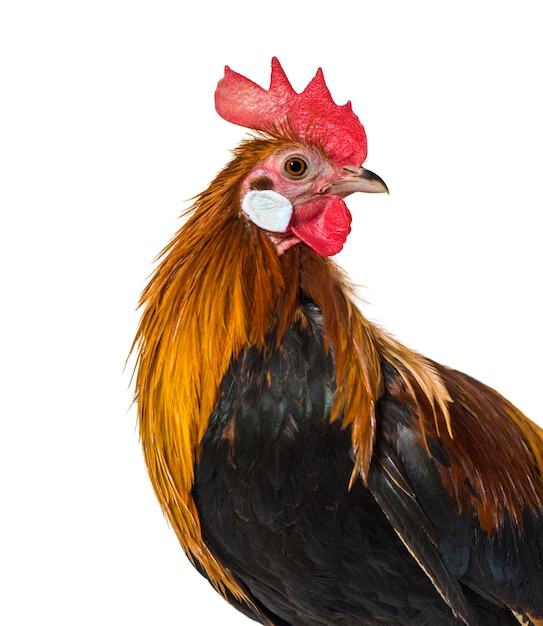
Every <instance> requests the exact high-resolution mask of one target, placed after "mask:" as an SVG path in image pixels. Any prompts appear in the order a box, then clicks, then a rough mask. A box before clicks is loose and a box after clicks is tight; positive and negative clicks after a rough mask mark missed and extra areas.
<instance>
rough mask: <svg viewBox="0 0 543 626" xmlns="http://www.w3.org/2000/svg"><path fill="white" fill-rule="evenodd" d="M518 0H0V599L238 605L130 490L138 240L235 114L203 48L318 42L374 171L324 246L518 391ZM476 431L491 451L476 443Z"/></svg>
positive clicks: (396, 324) (524, 35)
mask: <svg viewBox="0 0 543 626" xmlns="http://www.w3.org/2000/svg"><path fill="white" fill-rule="evenodd" d="M540 24H541V21H540V9H539V6H538V3H536V2H524V1H522V0H520V1H518V2H515V3H514V4H512V3H510V2H507V3H506V2H499V1H498V2H496V1H494V2H484V1H474V0H471V1H469V2H467V1H462V0H456V1H455V2H439V3H438V2H431V1H427V2H423V1H420V0H411V1H410V2H403V1H397V2H387V1H386V0H385V1H379V2H376V1H375V0H371V1H366V0H356V2H341V3H338V2H334V3H324V4H323V3H321V4H319V3H317V4H315V3H313V4H312V3H307V2H281V1H274V2H269V3H265V4H258V3H254V2H241V1H236V0H230V1H229V2H224V3H216V4H209V3H206V2H161V1H157V0H154V1H153V2H136V1H132V2H122V1H115V0H108V1H100V0H93V1H92V2H68V1H66V2H60V1H51V2H25V1H24V0H20V1H18V2H11V3H3V7H2V9H1V12H0V64H1V69H0V90H1V95H0V125H1V126H0V154H1V156H0V159H1V161H0V194H1V197H0V202H1V205H0V206H1V226H0V237H1V246H0V253H1V255H2V258H1V283H0V289H1V305H0V307H1V308H0V315H1V318H2V319H1V329H2V339H1V347H0V358H1V368H2V370H1V373H0V374H1V378H0V381H1V382H0V384H1V397H0V398H1V399H0V402H1V411H0V418H1V438H0V446H1V453H0V463H1V468H0V477H1V478H0V480H1V481H2V487H1V508H2V513H1V515H0V524H1V532H0V544H1V545H0V555H1V556H0V568H1V570H0V575H1V577H2V580H1V581H0V588H1V590H2V591H1V595H2V601H1V602H0V622H1V623H2V624H6V625H20V624H25V625H26V624H55V625H62V626H64V625H73V624H77V625H85V626H86V625H91V624H92V625H94V624H101V625H102V626H110V625H119V624H131V625H139V624H153V625H157V626H158V625H161V626H162V625H164V626H166V625H175V624H178V625H181V624H196V623H199V624H209V623H219V622H220V623H221V624H223V625H226V624H240V625H241V624H243V623H249V622H246V620H245V618H243V617H242V616H241V615H238V614H237V613H236V612H235V611H233V610H232V609H229V608H228V607H227V605H226V603H224V602H223V601H222V600H221V599H220V598H219V597H218V596H217V595H216V594H215V593H214V592H213V591H212V590H211V588H210V587H209V585H208V584H207V583H206V582H205V581H204V579H202V578H201V577H200V576H199V575H198V574H197V573H196V572H195V571H194V570H193V569H192V568H191V566H190V565H189V564H188V561H187V560H186V559H185V557H184V556H183V555H182V553H181V550H180V548H179V547H178V545H177V541H176V539H175V537H174V535H173V533H172V532H171V531H170V530H169V528H168V526H167V524H166V522H165V521H164V518H163V517H162V514H161V513H160V511H159V508H158V505H157V504H156V502H155V499H154V496H153V494H152V492H151V488H150V485H149V482H148V480H147V477H146V473H145V470H144V467H143V463H142V460H141V452H140V449H139V444H138V438H137V433H136V425H135V421H136V420H135V415H134V412H133V410H132V409H130V402H131V392H130V391H129V390H128V386H129V382H130V381H129V378H130V376H129V373H130V368H128V370H126V371H124V372H123V367H124V362H125V358H126V356H127V353H128V351H129V348H130V344H131V340H132V337H133V335H134V333H135V329H136V325H137V320H138V313H137V312H136V311H135V308H136V303H137V300H138V297H139V293H140V291H141V290H142V288H143V286H144V284H145V280H146V277H147V275H148V274H149V272H150V270H151V268H152V261H153V258H154V257H155V255H156V254H157V253H158V252H159V251H160V249H161V248H162V247H163V246H164V244H165V243H166V242H167V241H168V240H169V239H170V237H171V236H172V235H173V233H174V231H175V230H176V229H177V228H178V226H179V222H178V219H177V216H178V215H179V214H180V212H181V210H182V209H183V208H184V207H186V206H187V204H186V202H185V200H186V199H188V198H190V197H192V196H194V195H195V194H197V193H198V192H200V191H202V190H203V189H204V188H205V186H206V185H207V183H208V182H209V181H210V180H211V178H212V177H213V176H214V175H215V173H216V172H217V171H218V170H219V169H220V168H221V167H222V165H223V164H224V163H225V162H226V161H227V159H228V158H229V152H228V151H229V149H230V148H232V147H233V146H234V145H235V144H236V143H237V141H238V140H239V139H240V138H241V137H242V136H243V135H244V131H243V129H241V128H238V127H235V126H232V125H230V124H228V123H227V122H225V121H223V120H222V119H220V118H219V117H218V116H217V115H216V113H215V111H214V106H213V92H214V89H215V85H216V83H217V81H218V79H220V78H221V76H222V73H223V67H224V65H225V64H228V65H230V66H231V67H232V68H233V69H235V70H236V71H239V72H241V73H243V74H245V75H246V76H248V77H249V78H251V79H253V80H254V81H256V82H258V83H259V84H262V85H263V86H265V87H267V86H268V84H269V72H270V59H271V57H272V56H273V55H277V56H278V57H279V58H280V60H281V62H282V64H283V66H284V68H285V70H286V72H287V74H288V76H289V77H290V79H291V81H292V83H293V85H294V87H295V88H296V89H297V90H298V91H301V90H302V89H303V87H305V85H306V84H307V82H308V81H309V80H310V78H311V77H312V76H313V75H314V73H315V71H316V69H317V67H319V66H322V67H323V69H324V72H325V77H326V79H327V82H328V85H329V87H330V89H331V91H332V94H333V96H334V98H335V100H336V102H338V103H339V104H343V103H344V102H345V101H346V100H348V99H350V100H352V102H353V107H354V110H355V112H356V113H357V114H358V116H359V117H360V119H361V120H362V122H363V123H364V125H365V127H366V131H367V134H368V138H369V158H368V161H367V166H368V167H369V168H370V169H373V170H374V171H376V172H377V173H378V174H379V175H381V176H382V177H383V178H384V180H385V181H386V182H387V183H388V185H389V187H390V191H391V193H390V196H388V197H387V196H362V195H359V196H358V197H352V198H351V199H350V200H349V206H350V208H351V210H352V212H353V215H354V222H353V232H352V234H351V236H350V238H349V240H348V242H347V245H346V247H345V250H344V252H342V253H341V254H340V255H339V256H338V260H339V262H340V263H341V265H342V266H343V267H344V268H345V269H346V270H347V271H348V272H349V274H350V275H351V277H352V278H353V280H354V281H355V282H356V283H358V284H360V285H363V288H361V294H362V295H363V297H364V298H365V299H366V300H367V301H368V302H369V303H371V304H368V305H367V306H366V308H365V311H366V314H367V315H368V316H369V317H370V318H371V319H372V320H375V321H378V322H379V323H380V324H382V325H383V326H385V327H386V328H388V329H389V330H390V331H391V332H393V333H394V334H395V335H396V336H397V337H398V338H400V339H401V340H403V341H404V342H405V343H407V344H408V345H409V346H411V347H414V348H417V349H418V350H420V351H421V352H423V353H425V354H427V355H428V356H431V357H433V358H434V359H436V360H439V361H441V362H444V363H446V364H448V365H451V366H454V367H457V368H459V369H462V370H464V371H467V372H469V373H470V374H472V375H474V376H476V377H478V378H480V379H482V380H483V381H485V382H486V383H488V384H490V385H491V386H493V387H495V388H497V389H498V390H499V391H500V392H501V393H503V394H504V395H505V396H506V397H508V398H509V399H511V400H512V401H513V402H514V403H515V404H517V405H518V406H519V407H520V408H521V409H522V410H523V411H524V412H526V413H527V414H528V415H529V416H531V417H532V418H533V419H534V420H535V421H538V422H539V423H543V413H542V410H541V400H540V397H541V374H542V371H541V361H540V356H539V355H540V354H541V352H542V348H543V345H542V337H543V334H542V331H541V316H542V305H541V295H540V288H541V269H542V260H543V259H542V256H543V255H542V246H541V212H542V208H543V201H542V196H543V194H542V185H541V172H542V166H543V160H542V156H541V148H542V146H543V127H542V121H541V119H542V114H541V112H542V111H543V101H542V95H541V93H542V90H541V60H542V59H543V45H542V38H541V29H540ZM489 454H492V451H491V450H489Z"/></svg>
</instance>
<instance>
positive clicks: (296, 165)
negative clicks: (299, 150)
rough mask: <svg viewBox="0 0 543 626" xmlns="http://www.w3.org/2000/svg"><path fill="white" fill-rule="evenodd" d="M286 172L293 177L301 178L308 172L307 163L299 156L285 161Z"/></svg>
mask: <svg viewBox="0 0 543 626" xmlns="http://www.w3.org/2000/svg"><path fill="white" fill-rule="evenodd" d="M284 168H285V172H286V173H287V174H288V175H289V176H291V177H293V178H300V177H301V176H303V175H304V174H305V173H306V171H307V163H306V162H305V161H304V160H303V159H302V157H299V156H291V157H289V158H288V159H287V160H286V161H285V165H284Z"/></svg>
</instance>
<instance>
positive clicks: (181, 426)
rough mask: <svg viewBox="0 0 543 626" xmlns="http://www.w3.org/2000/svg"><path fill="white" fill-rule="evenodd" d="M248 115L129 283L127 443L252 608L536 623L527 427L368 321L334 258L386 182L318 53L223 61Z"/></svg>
mask: <svg viewBox="0 0 543 626" xmlns="http://www.w3.org/2000/svg"><path fill="white" fill-rule="evenodd" d="M215 105H216V110H217V112H218V113H219V115H220V116H221V117H223V118H224V119H225V120H227V121H229V122H232V123H234V124H237V125H240V126H243V127H246V128H249V129H251V130H252V131H253V134H252V135H251V136H250V137H248V138H247V139H245V140H243V141H242V143H241V144H240V145H239V146H238V148H236V149H235V151H234V152H233V158H232V160H231V162H230V163H229V164H228V165H227V166H226V167H225V168H224V169H223V170H222V171H221V172H220V173H219V174H218V175H217V176H216V178H215V179H214V180H213V182H211V184H210V185H209V188H208V189H207V190H206V191H204V192H203V193H201V194H200V195H199V196H198V197H197V198H196V199H195V202H194V205H193V207H192V208H191V210H190V212H189V214H188V215H187V217H186V220H185V222H184V224H183V225H182V227H181V229H180V230H179V232H178V233H177V234H176V236H175V237H174V238H173V240H172V241H171V243H170V244H169V245H168V246H167V247H166V248H165V250H164V251H163V253H162V257H161V261H160V263H159V265H158V267H157V269H156V271H155V273H154V274H153V276H152V278H151V280H150V282H149V284H148V286H147V287H146V289H145V290H144V293H143V295H142V299H141V306H142V307H143V313H142V318H141V323H140V326H139V329H138V333H137V336H136V340H135V344H134V346H135V348H134V349H136V350H137V353H138V354H137V364H136V370H137V371H136V378H135V382H136V399H137V405H138V415H139V424H140V435H141V441H142V448H143V453H144V457H145V460H146V464H147V467H148V471H149V475H150V478H151V481H152V484H153V487H154V490H155V492H156V495H157V497H158V500H159V501H160V504H161V506H162V509H163V510H164V512H165V513H166V515H167V517H168V519H169V521H170V523H171V525H172V527H173V528H174V530H175V532H176V534H177V537H178V539H179V541H180V543H181V545H182V547H183V549H184V550H185V552H186V554H187V555H188V557H189V559H190V560H191V562H192V563H193V564H194V566H195V567H196V568H197V569H198V570H199V571H200V573H202V574H203V575H204V576H205V577H206V578H207V579H208V580H209V581H210V582H211V583H212V584H213V585H214V587H215V588H216V589H217V590H218V591H219V592H220V593H221V594H222V595H223V596H224V597H225V598H226V599H227V600H228V601H229V602H230V603H232V604H233V605H234V606H235V607H236V608H238V609H239V610H240V611H241V612H242V613H244V614H245V615H246V616H248V617H250V618H252V619H253V620H255V621H256V622H259V623H261V624H269V625H276V626H284V625H292V626H302V625H308V626H309V625H311V626H317V625H328V626H332V625H338V626H339V625H342V626H353V625H356V624H368V625H370V624H380V625H397V626H403V625H417V626H425V625H427V626H430V625H431V626H440V625H445V624H457V625H466V626H476V625H481V626H485V625H491V624H496V625H507V624H517V626H518V624H519V623H521V624H534V625H541V624H543V431H541V430H540V429H539V428H538V427H537V426H536V425H535V424H534V423H532V422H531V421H530V420H528V418H526V417H525V416H524V415H523V414H522V413H521V412H520V411H518V410H517V409H516V408H515V407H514V406H512V404H510V403H509V402H508V401H507V400H505V399H504V398H503V397H501V396H500V395H499V394H498V393H496V392H495V391H494V390H492V389H490V388H489V387H486V386H485V385H483V384H482V383H480V382H478V381H476V380H474V379H472V378H470V377H469V376H467V375H465V374H462V373H460V372H457V371H455V370H452V369H449V368H448V367H444V366H443V365H440V364H438V363H435V362H433V361H431V360H429V359H427V358H425V357H423V356H421V355H420V354H418V353H416V352H414V351H412V350H411V349H408V348H407V347H405V346H403V345H402V344H401V343H399V342H398V341H396V340H395V339H394V338H392V337H391V336H390V335H389V334H387V333H386V332H384V331H383V330H382V329H380V328H379V327H377V326H376V325H374V324H372V323H370V322H369V321H368V320H367V319H366V318H365V317H364V315H363V314H362V312H361V311H360V310H359V308H358V307H357V305H356V297H355V294H354V291H353V289H352V288H351V286H350V285H349V282H348V280H347V279H346V277H345V276H344V275H343V273H342V272H341V270H340V269H339V268H338V266H337V265H336V264H335V263H334V262H333V261H331V260H330V258H329V257H331V256H333V255H335V254H336V253H337V252H339V251H340V250H341V248H342V246H343V244H344V242H345V240H346V238H347V236H348V234H349V231H350V224H351V215H350V213H349V210H348V209H347V206H346V204H345V200H344V199H345V198H346V196H348V195H349V194H351V193H354V192H357V191H360V192H369V193H374V192H375V193H379V192H387V187H386V185H385V183H384V182H383V181H382V180H381V178H379V177H378V176H377V175H375V174H373V173H372V172H370V171H368V170H367V169H365V168H364V167H363V165H362V164H363V163H364V161H365V159H366V135H365V132H364V128H363V126H362V125H361V123H360V121H359V119H358V117H357V116H356V115H355V114H354V112H353V110H352V106H351V104H350V102H349V103H347V104H346V105H343V106H338V105H336V104H335V102H334V101H333V99H332V97H331V95H330V92H329V90H328V88H327V86H326V84H325V81H324V78H323V74H322V71H321V70H319V71H318V72H317V74H316V76H315V77H314V78H313V80H311V82H310V83H309V84H308V86H307V87H306V88H305V89H304V90H303V92H301V93H297V92H296V91H295V90H294V89H293V88H292V86H291V84H290V82H289V80H288V79H287V77H286V74H285V72H284V71H283V69H282V67H281V65H280V63H279V61H278V60H277V59H275V58H274V59H273V60H272V74H271V84H270V88H269V90H266V89H264V88H262V87H260V86H258V85H257V84H255V83H254V82H252V81H250V80H249V79H247V78H245V77H244V76H242V75H240V74H238V73H236V72H234V71H233V70H231V69H230V68H228V67H226V69H225V75H224V78H222V79H221V80H220V82H219V84H218V86H217V90H216V93H215Z"/></svg>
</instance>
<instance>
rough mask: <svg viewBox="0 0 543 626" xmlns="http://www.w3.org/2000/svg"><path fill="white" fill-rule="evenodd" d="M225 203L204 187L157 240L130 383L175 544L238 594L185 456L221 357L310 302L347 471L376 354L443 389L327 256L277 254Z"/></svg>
mask: <svg viewBox="0 0 543 626" xmlns="http://www.w3.org/2000/svg"><path fill="white" fill-rule="evenodd" d="M236 207H237V204H236V203H235V189H233V190H231V192H230V195H225V196H224V197H223V198H222V200H221V201H220V202H217V201H216V196H211V195H210V194H209V193H207V194H204V195H203V196H202V197H200V198H199V200H198V201H197V203H196V205H195V210H194V213H193V215H192V216H191V217H189V219H188V220H187V222H186V223H185V224H184V226H183V227H182V228H181V229H180V231H179V232H178V234H177V235H176V237H175V238H174V240H173V241H172V242H171V244H170V245H169V246H168V247H167V248H166V250H165V251H164V253H163V259H162V262H161V263H160V265H159V266H158V268H157V270H156V272H155V274H154V275H153V277H152V279H151V281H150V283H149V285H148V286H147V288H146V290H145V291H144V293H143V296H142V301H141V305H142V306H144V313H143V316H142V320H141V323H140V327H139V330H138V334H137V337H136V342H137V345H138V363H137V375H136V393H137V401H138V411H139V422H140V436H141V441H142V447H143V452H144V456H145V460H146V463H147V467H148V471H149V474H150V477H151V481H152V484H153V486H154V489H155V492H156V494H157V497H158V499H159V501H160V503H161V506H162V508H163V510H164V511H165V513H166V515H167V516H168V518H169V520H170V523H171V524H172V527H173V528H174V530H175V532H176V534H177V536H178V538H179V540H180V543H181V545H182V546H183V548H184V550H185V552H187V554H188V555H189V557H190V558H191V559H193V560H197V561H198V562H199V563H200V565H201V566H202V567H203V568H204V570H205V571H206V573H207V575H208V576H209V578H210V579H211V580H212V581H213V582H214V584H215V585H216V586H217V588H218V589H219V590H221V591H222V592H223V593H225V592H230V593H232V594H233V595H234V596H235V597H237V598H244V593H243V591H242V590H241V588H240V587H239V586H238V584H237V583H236V581H235V580H234V579H233V578H232V576H231V575H230V574H229V573H228V571H227V570H225V569H224V567H223V566H222V565H221V564H220V563H219V562H218V561H217V559H216V558H215V557H214V556H213V554H212V553H211V552H210V551H209V549H208V547H207V546H206V545H205V543H204V542H203V539H202V534H201V528H200V521H199V516H198V511H197V509H196V505H195V502H194V499H193V496H192V487H193V484H194V465H195V463H196V462H197V459H198V456H199V452H200V447H201V442H202V439H203V436H204V433H205V432H206V429H207V427H208V423H209V417H210V415H211V413H212V411H213V408H214V406H215V404H216V402H217V397H218V393H219V388H220V383H221V381H222V379H223V377H224V375H225V372H226V371H227V368H228V366H229V364H230V362H231V360H232V358H234V357H235V356H237V355H238V354H239V353H240V352H241V350H242V349H244V348H245V347H247V346H255V347H257V348H258V349H261V350H263V351H266V350H274V349H275V348H276V347H277V346H278V345H279V343H280V342H281V339H282V338H283V336H284V335H285V333H286V332H287V330H288V329H289V327H290V326H291V325H292V324H293V323H295V322H300V323H302V324H303V323H304V317H303V307H301V306H300V304H301V303H302V302H307V301H311V302H314V303H315V304H316V305H317V306H318V307H319V309H320V310H321V313H322V320H323V338H324V343H325V349H326V350H332V351H333V356H334V367H335V379H336V391H335V395H334V398H333V405H332V412H331V420H332V421H334V420H335V419H337V418H339V417H341V419H342V422H343V424H344V425H345V426H350V427H351V433H352V440H353V457H354V460H355V462H354V466H353V472H352V477H351V482H352V481H354V480H355V479H356V478H357V477H358V476H361V477H362V479H363V480H364V481H365V480H366V478H367V474H368V471H369V466H370V462H371V457H372V451H373V443H374V439H375V428H376V421H375V404H376V402H377V399H378V397H379V395H380V393H381V385H382V379H381V358H385V359H387V360H390V361H393V362H395V363H397V364H399V366H400V369H401V370H406V371H409V372H411V373H413V372H414V374H413V376H414V379H415V380H416V381H417V382H421V386H422V388H423V389H425V390H429V391H427V393H428V394H429V397H430V401H431V403H432V406H434V405H435V404H437V405H438V406H440V407H441V408H442V415H445V416H446V415H447V409H446V406H445V405H446V398H447V394H446V391H445V390H444V388H443V387H442V385H441V382H440V380H439V379H438V377H436V376H435V375H434V373H433V372H432V370H431V368H428V364H427V362H426V361H425V360H423V359H422V358H421V357H419V356H418V355H416V354H414V353H412V352H410V351H409V350H407V349H406V348H405V347H403V346H401V345H400V344H398V343H397V342H395V341H394V340H393V339H392V338H390V337H389V336H388V335H386V334H385V333H383V332H382V331H380V330H379V329H378V328H376V327H374V326H373V325H372V324H370V323H369V322H368V321H367V320H366V319H365V317H364V316H363V315H362V313H361V312H360V311H359V310H358V308H357V307H356V306H355V304H354V298H353V296H352V292H351V289H350V287H349V285H348V283H347V281H346V280H345V278H344V276H343V274H342V273H341V271H340V270H339V268H338V267H337V266H336V265H335V264H334V262H333V261H331V260H329V259H326V258H322V257H320V256H318V255H317V254H316V253H314V252H312V251H311V250H310V249H308V248H306V247H305V246H303V245H299V246H294V247H292V248H291V249H289V250H287V251H286V252H285V253H284V254H283V255H281V256H278V255H277V253H276V250H275V248H274V246H273V243H272V242H271V241H270V240H269V239H268V237H267V236H266V234H265V233H264V232H263V231H261V230H259V229H258V228H256V227H255V226H254V225H253V224H249V223H246V222H245V221H244V220H243V219H240V215H239V210H238V209H237V208H236ZM271 338H273V339H271ZM270 342H271V343H270ZM425 393H426V392H425Z"/></svg>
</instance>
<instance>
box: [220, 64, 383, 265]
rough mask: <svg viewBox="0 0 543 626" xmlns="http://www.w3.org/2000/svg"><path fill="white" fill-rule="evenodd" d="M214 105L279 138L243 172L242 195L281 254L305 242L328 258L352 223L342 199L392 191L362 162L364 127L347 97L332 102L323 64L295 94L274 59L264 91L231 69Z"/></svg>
mask: <svg viewBox="0 0 543 626" xmlns="http://www.w3.org/2000/svg"><path fill="white" fill-rule="evenodd" d="M215 107H216V109H217V112H218V113H219V115H220V116H221V117H223V118H224V119H226V120H227V121H229V122H232V123H234V124H238V125H240V126H245V127H247V128H251V129H253V130H256V131H259V132H262V133H265V134H267V135H269V136H271V137H276V138H280V139H281V141H279V142H278V143H277V144H269V145H270V146H272V145H273V146H274V148H273V149H271V150H268V151H267V152H266V154H265V157H264V158H262V159H261V160H260V161H259V162H258V163H257V164H256V165H255V167H254V168H252V169H251V170H250V171H249V172H248V173H247V174H246V175H245V176H244V179H243V181H242V183H241V185H240V198H239V200H240V206H241V209H242V212H243V214H244V215H245V217H246V219H248V220H250V221H251V222H253V223H254V224H255V225H256V226H257V227H259V228H261V229H263V230H264V231H266V233H267V234H268V237H269V238H270V239H271V241H272V242H273V243H274V245H275V247H276V250H277V252H278V253H279V254H282V253H283V252H284V251H285V250H287V249H288V248H290V247H291V246H292V245H295V244H297V243H300V242H303V243H304V244H306V245H307V246H309V247H310V248H311V249H313V250H314V251H315V252H316V253H317V254H319V255H321V256H324V257H328V256H332V255H334V254H337V253H338V252H339V251H340V250H341V249H342V247H343V244H344V243H345V240H346V239H347V236H348V234H349V232H350V228H351V214H350V212H349V209H348V208H347V205H346V204H345V202H344V200H343V199H344V198H345V197H346V196H348V195H349V194H351V193H353V192H355V191H363V192H370V193H379V192H388V189H387V186H386V185H385V183H384V182H383V180H381V178H380V177H379V176H377V175H376V174H374V173H373V172H370V171H369V170H367V169H365V168H364V167H362V164H363V162H364V161H365V159H366V155H367V142H366V133H365V131H364V127H363V126H362V124H361V123H360V120H359V119H358V117H357V116H356V115H355V114H354V113H353V111H352V107H351V103H350V102H348V103H347V104H345V105H343V106H338V105H336V104H335V102H334V101H333V99H332V96H331V95H330V91H329V90H328V87H327V86H326V83H325V82H324V76H323V73H322V70H321V69H319V70H318V71H317V74H316V75H315V77H314V78H313V80H311V82H310V83H309V84H308V86H307V87H306V88H305V89H304V90H303V92H301V93H297V92H296V91H294V89H293V88H292V86H291V84H290V82H289V80H288V78H287V77H286V74H285V72H284V71H283V68H282V67H281V64H280V63H279V61H278V60H277V59H276V58H273V59H272V73H271V83H270V88H269V90H267V91H266V90H265V89H263V88H262V87H260V86H259V85H257V84H255V83H253V82H252V81H251V80H249V79H248V78H246V77H245V76H242V75H240V74H237V73H236V72H234V71H232V70H231V69H230V68H229V67H226V69H225V75H224V77H223V78H222V79H221V80H220V81H219V84H218V86H217V90H216V92H215Z"/></svg>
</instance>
